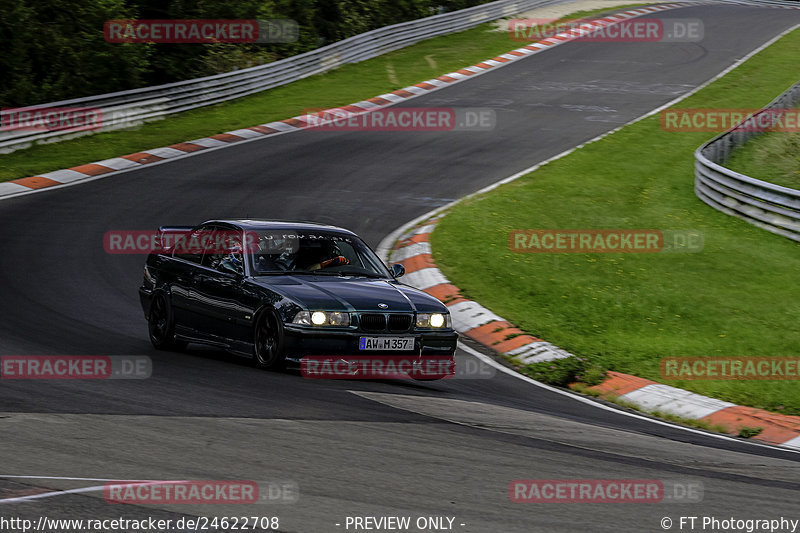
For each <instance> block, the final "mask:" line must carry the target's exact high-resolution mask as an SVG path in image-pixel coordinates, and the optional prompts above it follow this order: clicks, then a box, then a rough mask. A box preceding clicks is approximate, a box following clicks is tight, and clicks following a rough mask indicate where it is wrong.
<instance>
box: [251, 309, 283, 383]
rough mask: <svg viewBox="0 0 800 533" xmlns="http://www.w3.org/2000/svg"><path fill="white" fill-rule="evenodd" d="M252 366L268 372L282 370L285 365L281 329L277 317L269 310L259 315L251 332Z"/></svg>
mask: <svg viewBox="0 0 800 533" xmlns="http://www.w3.org/2000/svg"><path fill="white" fill-rule="evenodd" d="M253 364H254V365H255V366H256V367H257V368H264V369H269V370H282V369H283V368H284V366H285V365H286V357H285V356H284V354H283V328H282V327H281V323H280V321H279V320H278V316H277V315H276V314H275V313H274V312H272V311H270V310H267V311H265V312H263V313H261V315H260V316H259V317H258V321H257V322H256V327H255V330H254V331H253Z"/></svg>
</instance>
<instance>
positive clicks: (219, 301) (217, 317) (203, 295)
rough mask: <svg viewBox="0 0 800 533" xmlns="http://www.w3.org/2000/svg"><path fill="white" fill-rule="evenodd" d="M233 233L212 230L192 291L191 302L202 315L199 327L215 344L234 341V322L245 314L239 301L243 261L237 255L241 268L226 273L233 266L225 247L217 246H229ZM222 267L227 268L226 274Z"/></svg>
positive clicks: (242, 279) (230, 254) (224, 230)
mask: <svg viewBox="0 0 800 533" xmlns="http://www.w3.org/2000/svg"><path fill="white" fill-rule="evenodd" d="M236 231H237V230H233V229H231V228H225V227H216V228H214V230H213V235H212V238H211V239H210V241H211V243H212V245H211V246H210V247H208V248H206V250H205V252H204V254H203V259H202V261H201V268H200V269H198V272H197V275H196V276H195V283H194V287H193V291H194V294H193V300H194V301H195V302H196V305H197V308H198V310H199V313H200V314H201V315H202V323H203V327H204V329H205V330H206V331H207V332H208V333H209V334H210V335H212V336H213V337H214V338H215V340H218V341H223V340H225V341H227V340H230V339H233V338H235V337H236V334H235V322H236V320H237V319H240V318H242V317H244V316H245V314H246V309H245V308H244V307H243V306H242V304H241V302H240V300H239V296H240V294H241V286H242V283H243V281H244V264H243V257H241V254H238V255H239V256H240V257H239V260H238V265H239V266H240V267H241V268H239V269H238V270H237V272H236V273H233V272H232V271H231V270H230V269H231V267H232V266H234V265H235V262H234V261H231V256H232V253H231V251H230V250H229V249H228V247H229V246H228V244H221V243H230V242H231V237H232V236H233V235H235V233H236ZM225 264H227V265H228V269H227V270H226V269H225V266H224V265H225Z"/></svg>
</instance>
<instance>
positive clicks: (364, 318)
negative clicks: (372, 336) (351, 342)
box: [359, 313, 413, 333]
mask: <svg viewBox="0 0 800 533" xmlns="http://www.w3.org/2000/svg"><path fill="white" fill-rule="evenodd" d="M359 318H360V321H361V322H360V323H361V329H362V330H363V331H390V332H392V333H400V332H403V331H408V330H409V329H411V322H412V320H413V315H410V314H397V313H390V314H385V315H384V314H379V313H363V314H361V315H360V317H359Z"/></svg>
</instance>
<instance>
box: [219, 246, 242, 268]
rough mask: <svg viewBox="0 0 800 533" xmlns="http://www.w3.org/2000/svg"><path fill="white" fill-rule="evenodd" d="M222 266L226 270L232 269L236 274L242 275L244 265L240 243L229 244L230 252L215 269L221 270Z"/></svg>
mask: <svg viewBox="0 0 800 533" xmlns="http://www.w3.org/2000/svg"><path fill="white" fill-rule="evenodd" d="M223 265H224V266H225V268H226V269H228V270H230V269H233V270H235V271H236V272H239V273H241V274H244V263H243V261H242V245H241V243H238V242H234V243H233V244H231V247H230V252H229V253H228V255H227V256H226V257H225V258H223V259H222V260H221V261H220V262H219V264H218V265H217V269H219V270H223Z"/></svg>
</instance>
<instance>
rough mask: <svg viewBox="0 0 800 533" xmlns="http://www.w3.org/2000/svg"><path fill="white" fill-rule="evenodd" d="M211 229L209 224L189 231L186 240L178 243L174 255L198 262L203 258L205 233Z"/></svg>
mask: <svg viewBox="0 0 800 533" xmlns="http://www.w3.org/2000/svg"><path fill="white" fill-rule="evenodd" d="M210 231H211V228H209V227H208V226H205V227H200V228H197V229H196V230H194V231H192V232H191V233H189V235H188V236H187V237H186V239H185V240H183V241H179V242H177V243H176V245H175V247H174V248H173V251H172V256H173V257H176V258H178V259H183V260H184V261H189V262H192V263H198V264H200V262H201V261H202V259H203V246H202V242H203V235H207V234H208V233H209V232H210Z"/></svg>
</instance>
